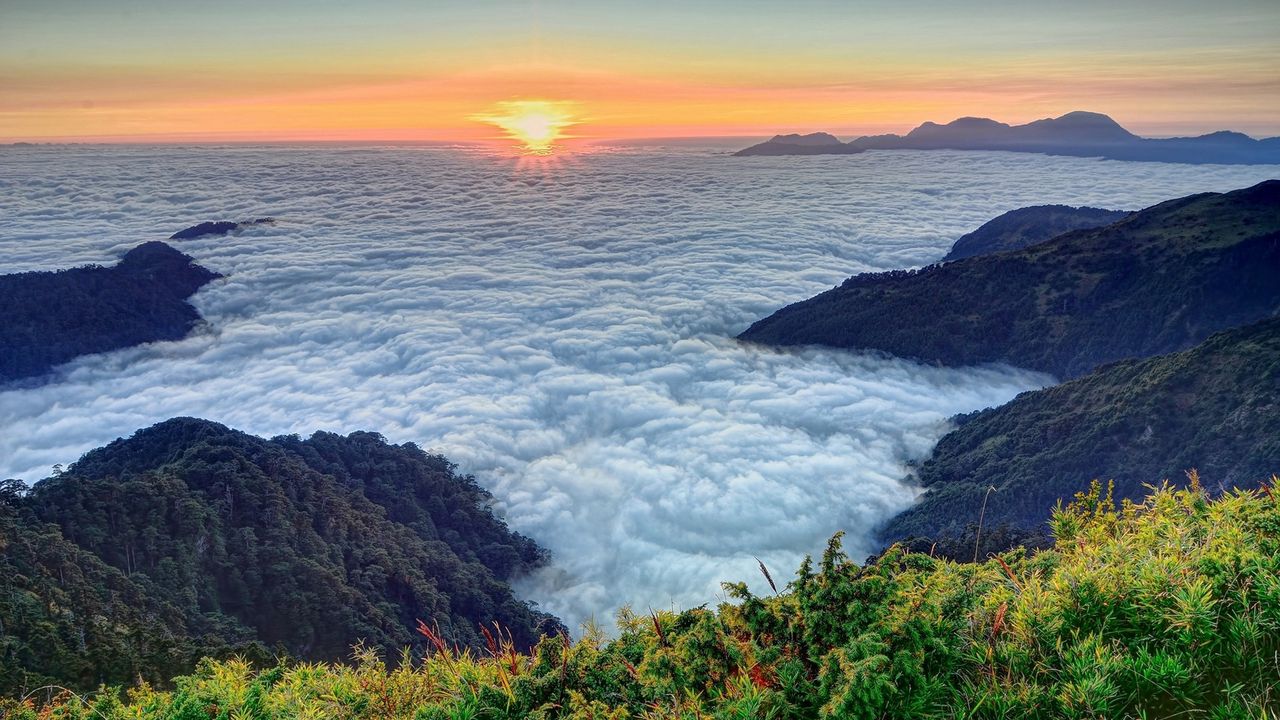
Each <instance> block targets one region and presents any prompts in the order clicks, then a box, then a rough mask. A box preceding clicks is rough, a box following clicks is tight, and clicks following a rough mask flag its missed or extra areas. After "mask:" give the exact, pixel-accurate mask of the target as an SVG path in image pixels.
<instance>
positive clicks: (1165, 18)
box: [0, 0, 1280, 141]
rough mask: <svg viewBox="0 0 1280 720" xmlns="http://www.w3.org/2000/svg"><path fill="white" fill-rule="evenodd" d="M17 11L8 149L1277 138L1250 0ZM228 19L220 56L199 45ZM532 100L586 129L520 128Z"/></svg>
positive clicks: (164, 6) (5, 74)
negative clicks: (1071, 128) (963, 123)
mask: <svg viewBox="0 0 1280 720" xmlns="http://www.w3.org/2000/svg"><path fill="white" fill-rule="evenodd" d="M7 1H8V2H11V3H13V7H12V9H10V10H0V12H4V13H6V17H5V20H6V21H7V22H6V23H3V24H0V141H15V140H33V141H42V140H53V141H168V140H177V141H198V140H211V141H223V140H246V141H259V140H445V141H481V140H488V139H492V138H494V137H495V135H498V134H501V133H499V132H498V129H501V130H502V131H503V132H505V133H506V135H507V136H511V135H513V134H515V135H521V134H523V135H524V136H525V139H526V140H527V139H528V135H530V133H531V132H532V134H539V133H542V134H546V133H552V134H554V133H559V132H563V131H564V130H565V129H567V128H568V127H569V125H567V124H566V125H557V123H562V122H568V123H571V124H572V130H573V134H574V135H575V136H578V137H582V138H635V137H662V136H667V137H671V136H726V135H744V136H762V135H771V134H773V133H777V132H806V131H814V130H826V131H829V132H833V133H836V134H838V135H841V136H844V137H848V136H852V135H857V134H862V133H875V132H904V131H906V130H909V129H910V128H912V127H914V126H915V125H917V124H919V123H920V122H923V121H925V120H934V121H940V122H945V121H949V120H952V119H954V118H956V117H961V116H965V115H983V116H987V117H993V118H996V119H998V120H1002V121H1004V122H1026V121H1030V120H1034V119H1037V118H1042V117H1050V116H1056V115H1060V114H1062V113H1065V112H1068V111H1071V110H1091V111H1096V112H1103V113H1107V114H1109V115H1111V116H1112V117H1114V118H1115V119H1116V120H1117V121H1119V122H1120V123H1121V124H1123V125H1125V126H1126V127H1128V128H1129V129H1131V130H1133V131H1135V132H1138V133H1140V134H1148V135H1169V134H1192V133H1199V132H1207V131H1212V130H1218V129H1236V130H1241V131H1244V132H1249V133H1251V134H1253V135H1255V136H1260V135H1275V134H1280V74H1277V73H1276V71H1275V68H1277V67H1280V40H1277V39H1276V38H1277V37H1280V34H1276V33H1269V32H1267V31H1266V28H1267V23H1268V22H1270V21H1273V20H1275V19H1276V18H1277V17H1280V12H1278V11H1277V9H1276V6H1273V5H1270V4H1268V3H1267V2H1253V1H1252V0H1224V2H1227V3H1228V4H1232V3H1234V4H1235V5H1238V6H1239V7H1237V8H1234V9H1233V8H1222V7H1215V8H1213V9H1212V12H1210V11H1209V10H1207V9H1206V10H1200V9H1197V8H1198V6H1197V5H1195V4H1194V3H1191V2H1190V0H1187V1H1186V2H1185V3H1184V2H1183V0H1168V2H1170V3H1177V4H1183V5H1185V8H1184V9H1183V11H1182V14H1181V15H1179V14H1177V13H1175V12H1174V11H1173V10H1169V11H1168V12H1165V13H1163V14H1161V15H1156V16H1152V15H1150V13H1146V12H1136V11H1135V12H1131V13H1129V14H1125V13H1126V12H1128V10H1127V9H1126V8H1125V7H1123V6H1122V5H1117V4H1115V3H1106V2H1101V0H1099V1H1098V2H1094V0H1081V2H1082V3H1083V5H1082V6H1081V7H1080V8H1073V9H1072V10H1071V12H1070V13H1067V12H1065V11H1064V12H1063V13H1061V14H1058V15H1049V14H1046V13H1047V12H1048V11H1043V10H1036V11H1034V12H1033V11H1032V10H1026V9H1025V8H1028V7H1031V5H1034V3H1033V4H1031V5H1027V4H1026V3H1022V4H1019V3H1013V2H1012V0H1010V2H1009V3H1006V4H1005V5H1002V6H1000V7H998V10H999V12H996V10H993V11H992V13H990V14H988V15H983V16H981V20H980V21H979V20H978V19H975V18H977V17H978V16H977V15H975V13H973V12H971V11H965V12H961V11H960V10H959V9H955V6H954V5H951V4H947V3H937V4H934V6H933V7H930V8H929V12H928V13H916V14H913V13H909V12H906V11H905V10H901V9H897V8H899V5H898V4H894V3H880V4H877V3H876V2H875V1H874V0H868V1H867V2H866V3H862V4H860V5H858V6H857V7H854V6H852V5H851V6H849V7H845V6H843V5H839V6H832V5H816V6H814V7H813V8H808V10H807V11H805V12H800V11H799V10H797V11H795V12H791V11H789V10H787V9H784V8H780V7H779V6H770V5H755V4H751V3H747V5H743V6H741V10H739V9H738V6H737V5H733V4H727V5H718V4H716V3H715V2H714V0H705V3H706V4H705V6H702V5H697V6H696V7H695V5H696V4H695V5H690V4H684V3H677V4H669V3H664V2H662V0H654V2H653V8H651V9H650V10H651V11H650V12H645V13H642V12H640V11H638V10H632V9H626V10H625V11H624V10H618V9H616V8H612V6H608V7H607V8H606V9H598V8H600V7H606V6H605V5H601V6H594V5H585V6H584V5H573V4H571V3H567V2H566V3H555V2H551V1H550V0H548V2H546V3H545V4H542V3H537V4H534V5H532V6H527V5H523V4H519V3H516V4H510V3H508V4H506V5H504V7H505V8H506V9H505V10H504V11H502V12H498V11H494V10H492V9H490V8H478V7H472V6H470V5H458V6H456V7H454V6H452V5H449V4H447V3H446V4H436V3H428V4H422V5H419V4H407V5H405V4H396V2H397V0H376V2H375V5H376V6H377V7H379V8H381V10H382V14H381V15H379V14H377V13H375V12H374V11H372V10H369V11H367V12H366V11H363V10H361V11H356V10H352V9H350V8H348V9H345V10H344V9H335V8H340V7H346V6H331V5H329V4H328V3H319V4H320V5H324V6H326V7H328V10H327V11H326V12H327V14H326V12H320V11H319V10H317V11H315V12H314V13H310V14H307V13H304V12H302V11H299V10H294V11H289V12H286V11H285V10H287V9H288V8H286V9H285V10H280V11H279V12H275V11H274V10H273V8H274V7H275V6H274V5H273V4H271V3H268V4H265V5H259V4H253V3H250V4H248V5H246V7H247V8H250V9H249V10H243V12H245V13H248V12H253V13H257V15H255V16H254V17H252V18H250V17H248V16H242V15H241V14H236V13H231V12H229V11H227V12H223V11H221V10H219V7H220V6H217V5H216V4H214V5H210V4H198V3H196V4H188V3H184V2H182V0H172V2H168V3H161V2H158V0H119V2H118V3H113V4H111V5H109V6H108V5H103V6H102V7H101V8H99V7H98V6H94V8H93V11H94V12H96V13H100V14H99V15H95V14H93V13H90V12H88V6H80V5H74V4H69V5H67V8H66V12H64V13H62V14H59V13H57V12H55V10H56V9H57V8H58V7H60V6H61V5H62V4H63V3H64V2H65V1H66V0H39V1H37V0H7ZM284 2H285V0H282V3H284ZM990 2H992V3H996V4H999V3H1000V2H1002V0H990ZM877 5H878V9H877V7H873V6H877ZM135 6H136V7H135ZM308 7H310V6H308ZM797 7H798V6H797ZM121 8H123V9H121ZM414 8H418V9H416V10H415V9H414ZM468 8H470V9H468ZM548 8H550V9H548ZM610 8H612V9H610ZM691 8H692V9H691ZM1082 8H1092V11H1093V12H1094V13H1095V15H1097V14H1098V13H1112V15H1113V16H1107V17H1102V16H1101V15H1098V16H1097V17H1093V16H1089V15H1087V14H1082V13H1084V9H1082ZM125 10H129V11H130V12H128V13H125V14H123V15H119V16H117V15H118V14H119V13H124V12H125ZM1148 10H1149V8H1148ZM117 11H118V12H117ZM1233 11H1234V15H1233ZM414 12H417V13H420V14H421V17H419V16H417V15H413V14H412V13H414ZM112 13H117V14H112ZM273 13H274V14H273ZM343 13H345V14H343ZM623 13H625V16H623ZM842 13H843V14H842ZM329 15H332V16H333V18H332V19H331V20H330V19H329ZM1184 16H1185V17H1184ZM1077 18H1079V19H1078V21H1077ZM1153 18H1154V19H1153ZM930 19H932V22H929V20H930ZM819 20H820V21H819ZM357 21H359V22H364V23H365V25H355V26H353V23H356V22H357ZM1139 21H1141V22H1139ZM220 22H221V23H225V25H226V27H225V29H224V32H222V33H221V34H218V35H217V36H216V37H217V42H204V41H197V42H194V43H193V42H185V41H184V40H185V38H184V33H185V32H189V28H190V27H193V26H195V27H204V26H205V25H208V24H210V23H213V24H214V26H215V27H216V26H217V25H216V23H220ZM1126 22H1132V23H1134V24H1133V26H1132V27H1127V26H1126V25H1125V23H1126ZM147 23H150V24H147ZM1073 23H1074V24H1073ZM1215 23H1216V25H1215ZM193 24H194V25H193ZM552 25H554V28H553V27H552ZM353 27H354V29H352V28H353ZM1139 27H1140V28H1141V30H1142V32H1141V33H1136V31H1135V30H1134V29H1135V28H1139ZM468 28H470V29H468ZM255 33H257V34H255ZM1201 36H1204V37H1201ZM536 102H547V103H551V104H550V105H548V106H546V108H553V109H556V110H555V112H567V113H568V115H567V116H566V117H563V118H559V119H556V118H554V117H552V116H550V115H547V114H546V113H542V114H539V113H538V112H525V113H523V114H522V115H521V114H520V113H516V115H518V116H519V118H517V119H515V120H512V119H511V118H507V119H505V120H503V119H502V118H503V117H504V115H507V114H510V110H511V108H515V107H519V104H520V103H526V104H527V103H536ZM546 108H544V110H545V109H546ZM520 118H523V119H520ZM530 122H532V123H533V124H534V125H535V126H537V127H533V128H529V127H526V128H524V129H523V130H520V129H518V128H517V129H513V125H512V123H517V124H519V123H524V124H526V125H527V124H528V123H530Z"/></svg>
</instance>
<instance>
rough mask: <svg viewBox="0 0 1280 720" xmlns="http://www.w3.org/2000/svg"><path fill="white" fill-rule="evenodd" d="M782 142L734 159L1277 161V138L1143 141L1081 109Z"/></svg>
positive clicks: (1221, 135) (1218, 135) (1226, 134)
mask: <svg viewBox="0 0 1280 720" xmlns="http://www.w3.org/2000/svg"><path fill="white" fill-rule="evenodd" d="M814 134H822V135H826V133H814ZM781 137H784V136H776V137H775V138H773V139H771V140H767V141H765V142H763V143H759V144H756V145H752V146H750V147H747V148H744V149H742V150H739V151H738V152H736V153H734V155H736V156H751V155H815V154H851V153H856V152H859V151H864V150H984V151H1011V152H1028V153H1043V154H1047V155H1067V156H1074V157H1101V158H1105V159H1109V160H1127V161H1147V162H1179V163H1195V164H1201V163H1212V164H1233V165H1235V164H1244V165H1257V164H1273V163H1280V138H1263V139H1254V138H1251V137H1249V136H1248V135H1245V134H1244V133H1239V132H1235V131H1230V130H1219V131H1215V132H1210V133H1205V134H1203V135H1199V136H1194V137H1172V138H1146V137H1140V136H1138V135H1135V134H1134V133H1132V132H1130V131H1128V130H1126V129H1125V128H1124V127H1122V126H1121V125H1120V124H1119V123H1117V122H1116V121H1115V120H1114V119H1112V118H1111V117H1109V116H1107V115H1104V114H1102V113H1095V112H1087V111H1082V110H1075V111H1072V112H1068V113H1066V114H1064V115H1060V116H1058V117H1055V118H1043V119H1040V120H1034V121H1032V122H1029V123H1025V124H1022V125H1009V124H1007V123H1002V122H998V121H996V120H992V119H990V118H980V117H962V118H957V119H956V120H953V121H951V122H949V123H945V124H939V123H935V122H932V121H926V122H924V123H921V124H920V125H918V126H916V127H915V128H913V129H912V130H910V131H909V132H907V134H905V135H896V134H892V133H890V134H884V135H864V136H861V137H857V138H854V139H852V140H850V141H849V142H847V143H839V144H830V143H823V144H821V145H814V146H809V147H806V148H804V149H803V151H800V150H798V149H797V147H796V146H795V145H793V144H789V143H786V142H780V141H779V140H778V139H779V138H781ZM832 139H835V138H834V137H833V138H832ZM837 142H838V141H837Z"/></svg>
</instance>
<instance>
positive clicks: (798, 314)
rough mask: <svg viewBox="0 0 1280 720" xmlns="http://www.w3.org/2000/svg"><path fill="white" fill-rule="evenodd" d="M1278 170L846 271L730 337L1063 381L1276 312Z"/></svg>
mask: <svg viewBox="0 0 1280 720" xmlns="http://www.w3.org/2000/svg"><path fill="white" fill-rule="evenodd" d="M1277 276H1280V180H1270V181H1267V182H1264V183H1261V184H1259V185H1256V186H1254V187H1251V188H1248V189H1244V190H1236V191H1234V192H1229V193H1223V194H1217V193H1206V194H1202V195H1192V196H1190V197H1186V198H1182V199H1180V200H1171V201H1168V202H1164V203H1161V204H1159V205H1156V206H1154V207H1151V208H1148V209H1146V210H1143V211H1141V212H1138V213H1135V214H1134V215H1132V216H1131V217H1129V218H1127V219H1125V220H1122V221H1120V222H1117V223H1114V224H1112V225H1108V226H1106V227H1102V228H1098V229H1095V230H1084V231H1076V232H1072V233H1068V234H1066V235H1063V236H1059V237H1057V238H1055V239H1053V240H1049V241H1046V242H1042V243H1038V244H1035V245H1032V246H1030V247H1027V248H1023V249H1021V250H1015V251H1011V252H1003V253H997V254H995V255H983V256H978V257H972V258H967V259H964V260H958V261H955V262H950V263H945V264H941V265H932V266H929V267H926V268H923V269H920V270H918V271H892V272H887V273H877V274H867V275H858V276H856V277H853V278H850V279H848V280H846V281H845V282H844V284H842V285H841V286H839V287H837V288H835V289H832V290H829V291H827V292H825V293H822V294H821V295H818V296H816V297H814V298H811V299H809V300H805V301H803V302H799V303H796V304H794V305H790V306H787V307H785V308H783V309H781V310H779V311H778V312H776V313H774V314H773V315H771V316H770V317H768V318H765V319H763V320H761V321H759V322H757V323H755V324H754V325H752V326H751V327H750V328H749V329H748V330H747V331H746V332H744V333H743V334H742V335H741V336H740V337H741V338H742V339H743V340H748V341H751V342H757V343H763V344H766V345H783V346H786V345H827V346H832V347H840V348H850V349H864V350H880V351H884V352H889V353H892V354H894V355H898V356H901V357H908V358H914V359H918V360H923V361H926V362H939V363H943V364H946V365H971V364H978V363H986V362H1006V363H1010V364H1013V365H1018V366H1021V367H1026V368H1031V369H1034V370H1041V371H1045V372H1048V373H1052V374H1054V375H1056V376H1058V377H1063V378H1069V377H1076V376H1079V375H1082V374H1084V373H1086V372H1088V371H1090V370H1092V369H1093V368H1095V367H1098V366H1099V365H1103V364H1106V363H1109V362H1114V361H1116V360H1121V359H1125V358H1130V357H1148V356H1151V355H1156V354H1160V353H1166V352H1172V351H1175V350H1182V349H1185V348H1188V347H1190V346H1191V345H1194V344H1195V343H1197V342H1199V341H1201V340H1203V339H1205V338H1207V337H1208V336H1209V335H1211V334H1213V333H1214V332H1217V331H1219V330H1225V329H1228V328H1232V327H1238V326H1241V325H1245V324H1248V323H1251V322H1255V321H1258V320H1262V319H1264V318H1267V317H1271V316H1273V315H1276V314H1277V313H1280V283H1276V281H1275V279H1276V277H1277Z"/></svg>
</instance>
